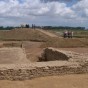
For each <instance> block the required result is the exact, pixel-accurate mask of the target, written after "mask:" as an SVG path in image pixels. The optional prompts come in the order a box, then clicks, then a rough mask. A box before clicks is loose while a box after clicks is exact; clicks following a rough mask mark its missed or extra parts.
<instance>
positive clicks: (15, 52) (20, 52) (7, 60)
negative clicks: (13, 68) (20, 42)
mask: <svg viewBox="0 0 88 88" xmlns="http://www.w3.org/2000/svg"><path fill="white" fill-rule="evenodd" d="M28 62H29V61H28V60H27V58H26V54H25V50H24V49H22V48H17V47H16V48H15V47H14V48H0V64H23V63H28Z"/></svg>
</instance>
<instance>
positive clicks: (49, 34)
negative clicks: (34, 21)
mask: <svg viewBox="0 0 88 88" xmlns="http://www.w3.org/2000/svg"><path fill="white" fill-rule="evenodd" d="M37 30H38V31H40V32H42V33H44V34H46V35H48V36H50V37H58V36H57V35H55V34H53V33H50V32H48V31H45V30H43V29H41V30H40V29H37Z"/></svg>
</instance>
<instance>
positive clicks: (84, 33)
mask: <svg viewBox="0 0 88 88" xmlns="http://www.w3.org/2000/svg"><path fill="white" fill-rule="evenodd" d="M47 31H49V32H52V33H54V34H56V35H58V36H63V32H64V31H65V30H58V29H57V30H54V29H53V30H47ZM68 31H73V33H74V37H75V38H88V30H68Z"/></svg>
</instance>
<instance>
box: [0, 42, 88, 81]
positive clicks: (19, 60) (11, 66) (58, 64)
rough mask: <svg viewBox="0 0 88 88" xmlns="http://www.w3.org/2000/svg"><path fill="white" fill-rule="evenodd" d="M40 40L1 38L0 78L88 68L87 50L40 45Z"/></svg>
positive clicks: (21, 77) (76, 70) (41, 75)
mask: <svg viewBox="0 0 88 88" xmlns="http://www.w3.org/2000/svg"><path fill="white" fill-rule="evenodd" d="M40 45H41V43H40V42H29V41H24V42H16V41H13V42H12V41H11V42H10V41H9V42H6V41H5V42H2V43H1V44H0V79H1V80H29V79H32V78H38V77H45V76H56V75H66V74H83V73H87V72H88V65H87V62H88V54H87V53H85V54H83V53H77V52H74V51H70V50H63V49H60V48H52V47H47V48H40Z"/></svg>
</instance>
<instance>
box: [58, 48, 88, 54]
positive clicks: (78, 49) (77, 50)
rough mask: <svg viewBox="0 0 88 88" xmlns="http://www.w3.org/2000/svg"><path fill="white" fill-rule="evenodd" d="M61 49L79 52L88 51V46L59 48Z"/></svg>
mask: <svg viewBox="0 0 88 88" xmlns="http://www.w3.org/2000/svg"><path fill="white" fill-rule="evenodd" d="M59 49H61V50H67V51H73V52H77V53H88V48H59Z"/></svg>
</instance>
